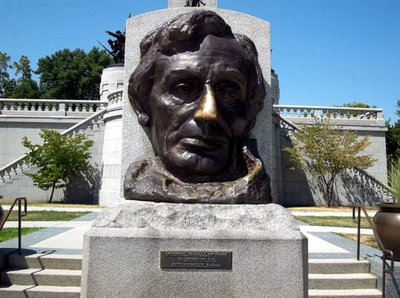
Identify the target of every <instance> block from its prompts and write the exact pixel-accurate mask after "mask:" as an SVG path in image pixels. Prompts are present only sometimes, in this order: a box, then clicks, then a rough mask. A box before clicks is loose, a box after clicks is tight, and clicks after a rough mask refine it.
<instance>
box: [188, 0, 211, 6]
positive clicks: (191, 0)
mask: <svg viewBox="0 0 400 298" xmlns="http://www.w3.org/2000/svg"><path fill="white" fill-rule="evenodd" d="M200 5H204V6H205V5H206V4H205V3H204V2H203V1H201V0H186V5H185V7H200Z"/></svg>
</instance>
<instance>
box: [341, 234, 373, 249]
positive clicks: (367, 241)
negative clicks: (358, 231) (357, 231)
mask: <svg viewBox="0 0 400 298" xmlns="http://www.w3.org/2000/svg"><path fill="white" fill-rule="evenodd" d="M335 234H336V235H339V236H342V237H344V238H347V239H350V240H353V241H355V242H357V235H354V234H342V233H335ZM360 242H361V244H364V245H368V246H371V247H373V248H376V249H379V247H378V244H377V243H376V241H375V238H374V236H372V235H361V238H360Z"/></svg>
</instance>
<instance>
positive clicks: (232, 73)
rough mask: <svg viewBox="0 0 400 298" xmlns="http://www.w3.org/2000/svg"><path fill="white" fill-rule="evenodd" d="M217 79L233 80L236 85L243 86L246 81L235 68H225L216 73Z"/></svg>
mask: <svg viewBox="0 0 400 298" xmlns="http://www.w3.org/2000/svg"><path fill="white" fill-rule="evenodd" d="M217 79H219V80H223V79H233V80H234V81H236V83H238V84H245V83H246V81H247V80H246V76H245V75H244V74H243V73H242V72H240V71H239V70H238V69H235V68H227V69H224V70H221V71H220V72H218V73H217Z"/></svg>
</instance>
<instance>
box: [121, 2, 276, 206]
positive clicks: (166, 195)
mask: <svg viewBox="0 0 400 298" xmlns="http://www.w3.org/2000/svg"><path fill="white" fill-rule="evenodd" d="M140 49H141V60H140V63H139V65H138V66H137V68H136V69H135V70H134V72H133V73H132V75H131V77H130V80H129V87H128V95H129V100H130V102H131V104H132V107H133V108H134V110H135V112H136V113H137V115H138V120H139V123H140V124H141V125H142V126H143V127H144V128H145V129H146V131H147V133H148V135H149V137H150V139H151V143H152V145H153V149H154V152H155V155H156V157H155V158H148V159H145V160H142V161H138V162H135V163H134V164H132V165H131V166H130V168H129V170H128V171H127V174H126V177H125V185H124V191H125V198H126V199H132V200H149V201H165V202H203V203H267V202H270V201H271V197H270V186H269V178H268V177H267V175H266V174H265V171H264V168H263V166H262V163H261V161H260V160H259V159H258V158H257V152H256V150H253V149H252V148H251V147H249V146H247V145H246V144H247V143H248V141H249V135H250V131H251V130H252V128H253V127H254V125H255V121H256V116H257V114H258V113H259V111H260V110H261V109H262V107H263V100H264V98H265V95H266V94H265V86H264V79H263V76H262V71H261V69H260V66H259V64H258V58H257V57H258V54H257V50H256V47H255V45H254V43H253V42H252V41H251V40H250V39H249V38H248V37H246V36H243V35H234V34H233V33H232V30H231V28H230V27H229V26H228V25H227V24H226V23H225V21H224V20H223V19H222V18H221V17H220V16H218V15H217V14H216V13H214V12H212V11H205V10H196V11H192V12H189V13H186V14H182V15H179V16H177V17H175V18H174V19H172V20H171V21H169V22H168V23H166V24H164V25H162V26H160V27H159V28H157V29H156V30H155V31H152V32H150V33H149V34H148V35H147V36H146V37H145V38H144V39H143V40H142V42H141V45H140ZM253 147H256V146H253Z"/></svg>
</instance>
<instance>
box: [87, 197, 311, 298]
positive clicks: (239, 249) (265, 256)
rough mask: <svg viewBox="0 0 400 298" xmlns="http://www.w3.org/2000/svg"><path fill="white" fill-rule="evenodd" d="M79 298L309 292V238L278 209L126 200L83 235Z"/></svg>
mask: <svg viewBox="0 0 400 298" xmlns="http://www.w3.org/2000/svg"><path fill="white" fill-rule="evenodd" d="M82 274H83V279H82V296H81V297H84V298H103V297H104V298H106V297H107V298H110V297H113V298H122V297H124V298H125V297H126V298H128V297H129V298H132V297H146V298H157V297H163V298H165V297H167V298H180V297H181V298H183V297H185V298H187V297H191V298H200V297H202V298H206V297H207V298H212V297H218V298H223V297H226V298H228V297H238V298H247V297H248V298H257V297H263V298H266V297H271V298H284V297H285V298H287V297H290V298H296V297H299V298H300V297H308V296H307V292H308V285H307V283H308V277H307V276H308V259H307V239H306V238H305V237H304V235H303V234H302V233H301V232H300V230H299V228H298V226H297V224H296V222H295V220H294V218H293V217H292V215H291V214H290V213H289V212H288V211H286V210H285V209H284V208H283V207H281V206H279V205H275V204H268V205H207V204H168V203H151V202H138V201H130V202H126V203H122V204H120V205H118V206H114V207H108V208H106V209H105V210H104V211H103V212H102V213H101V214H100V215H99V216H98V218H97V220H96V221H95V222H94V224H93V226H92V228H91V229H90V230H89V231H88V232H87V234H86V235H85V239H84V255H83V271H82Z"/></svg>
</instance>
